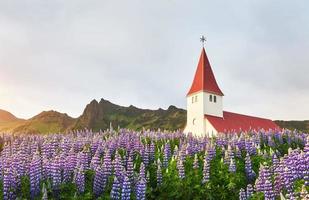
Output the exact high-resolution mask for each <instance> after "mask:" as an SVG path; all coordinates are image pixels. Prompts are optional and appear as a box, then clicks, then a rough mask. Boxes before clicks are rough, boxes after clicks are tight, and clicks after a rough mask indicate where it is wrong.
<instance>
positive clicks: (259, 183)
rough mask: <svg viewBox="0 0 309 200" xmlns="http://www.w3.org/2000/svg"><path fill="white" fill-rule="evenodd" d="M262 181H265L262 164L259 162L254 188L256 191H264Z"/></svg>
mask: <svg viewBox="0 0 309 200" xmlns="http://www.w3.org/2000/svg"><path fill="white" fill-rule="evenodd" d="M264 182H265V175H264V166H263V165H262V164H261V165H260V169H259V176H258V178H257V179H256V180H255V189H256V191H257V192H263V191H264Z"/></svg>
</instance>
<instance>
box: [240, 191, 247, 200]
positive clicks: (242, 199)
mask: <svg viewBox="0 0 309 200" xmlns="http://www.w3.org/2000/svg"><path fill="white" fill-rule="evenodd" d="M239 200H247V195H246V192H245V190H244V189H243V188H240V190H239Z"/></svg>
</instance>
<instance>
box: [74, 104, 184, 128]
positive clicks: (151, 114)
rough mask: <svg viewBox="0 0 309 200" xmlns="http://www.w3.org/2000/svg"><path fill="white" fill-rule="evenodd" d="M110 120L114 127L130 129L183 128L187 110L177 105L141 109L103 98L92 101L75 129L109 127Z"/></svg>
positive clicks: (77, 121)
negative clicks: (164, 107) (117, 103)
mask: <svg viewBox="0 0 309 200" xmlns="http://www.w3.org/2000/svg"><path fill="white" fill-rule="evenodd" d="M110 122H111V123H112V125H113V127H118V126H120V127H126V128H130V129H137V130H140V129H142V128H145V129H158V128H160V129H167V130H177V129H182V128H184V126H185V123H186V111H185V110H183V109H180V108H176V107H175V106H170V107H169V108H168V109H167V110H164V109H161V108H159V109H157V110H149V109H141V108H137V107H135V106H132V105H131V106H129V107H124V106H119V105H116V104H113V103H111V102H110V101H107V100H104V99H101V100H100V102H97V101H96V100H93V101H91V102H90V103H89V104H88V105H87V106H86V108H85V110H84V112H83V114H82V115H81V116H80V117H79V118H78V119H77V120H76V123H75V124H74V126H73V127H72V128H73V129H81V128H85V127H87V128H92V129H93V130H99V129H107V128H109V125H110Z"/></svg>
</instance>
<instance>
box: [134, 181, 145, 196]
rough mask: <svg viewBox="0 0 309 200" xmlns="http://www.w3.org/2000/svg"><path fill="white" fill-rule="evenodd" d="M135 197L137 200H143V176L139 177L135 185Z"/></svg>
mask: <svg viewBox="0 0 309 200" xmlns="http://www.w3.org/2000/svg"><path fill="white" fill-rule="evenodd" d="M136 199H137V200H145V199H146V179H145V178H144V177H140V179H139V181H138V182H137V186H136Z"/></svg>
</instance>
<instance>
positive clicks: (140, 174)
mask: <svg viewBox="0 0 309 200" xmlns="http://www.w3.org/2000/svg"><path fill="white" fill-rule="evenodd" d="M139 176H140V177H141V178H146V176H145V165H144V163H143V162H142V163H141V165H140V168H139Z"/></svg>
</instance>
